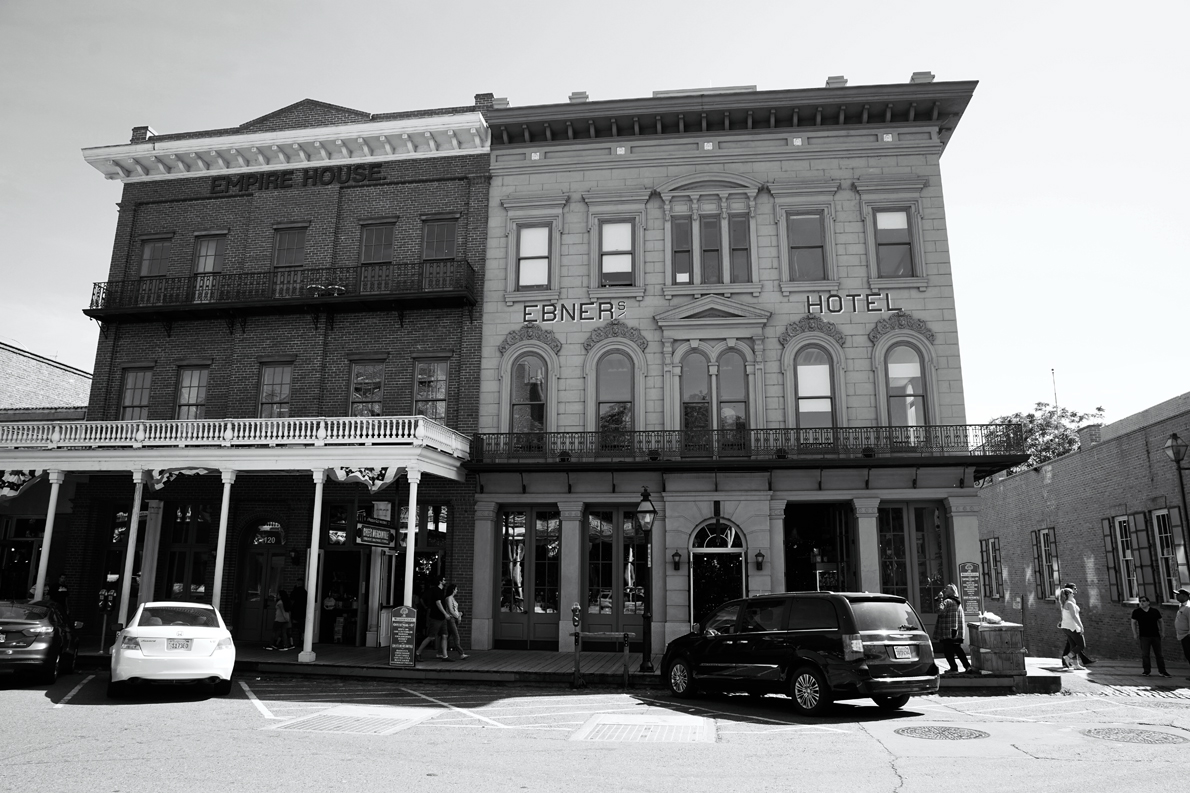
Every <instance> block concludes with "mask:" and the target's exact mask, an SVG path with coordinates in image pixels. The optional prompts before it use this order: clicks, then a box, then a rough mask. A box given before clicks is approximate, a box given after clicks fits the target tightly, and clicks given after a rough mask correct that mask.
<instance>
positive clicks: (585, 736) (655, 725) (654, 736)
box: [570, 713, 715, 743]
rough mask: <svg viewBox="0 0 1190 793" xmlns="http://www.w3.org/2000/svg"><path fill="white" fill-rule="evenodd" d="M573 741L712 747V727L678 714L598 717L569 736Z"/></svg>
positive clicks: (610, 714) (705, 720) (713, 725)
mask: <svg viewBox="0 0 1190 793" xmlns="http://www.w3.org/2000/svg"><path fill="white" fill-rule="evenodd" d="M570 740H572V741H603V742H616V743H714V742H715V723H714V722H713V721H712V720H710V719H704V718H702V717H701V716H686V715H681V714H665V715H635V714H633V715H620V714H614V713H600V714H596V715H595V716H592V717H591V718H590V719H588V720H587V723H586V724H584V725H583V726H582V727H580V728H579V729H578V731H577V732H575V733H574V734H572V735H571V736H570Z"/></svg>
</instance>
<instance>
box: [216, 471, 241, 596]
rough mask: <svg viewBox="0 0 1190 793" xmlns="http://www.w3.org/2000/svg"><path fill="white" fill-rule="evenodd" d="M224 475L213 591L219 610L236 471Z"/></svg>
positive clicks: (222, 473)
mask: <svg viewBox="0 0 1190 793" xmlns="http://www.w3.org/2000/svg"><path fill="white" fill-rule="evenodd" d="M220 473H221V475H222V477H223V503H222V504H221V505H220V507H219V538H218V539H217V540H216V541H215V587H214V590H213V591H212V592H211V605H212V606H214V607H215V610H216V611H218V610H219V603H220V600H221V598H222V597H223V565H224V563H225V562H226V561H227V515H228V512H229V511H230V509H231V486H232V484H233V483H234V482H235V481H236V472H235V471H221V472H220Z"/></svg>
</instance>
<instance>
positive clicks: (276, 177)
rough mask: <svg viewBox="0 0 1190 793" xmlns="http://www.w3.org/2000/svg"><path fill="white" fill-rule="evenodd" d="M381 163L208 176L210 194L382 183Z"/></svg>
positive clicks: (383, 178)
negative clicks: (209, 178)
mask: <svg viewBox="0 0 1190 793" xmlns="http://www.w3.org/2000/svg"><path fill="white" fill-rule="evenodd" d="M381 166H382V163H378V162H374V163H370V164H368V165H363V164H360V165H334V166H327V167H324V168H300V169H294V170H292V171H266V172H263V173H244V174H236V175H235V176H231V175H228V176H212V177H211V195H220V194H223V193H247V192H249V191H251V190H289V189H291V188H294V187H327V186H329V185H333V184H363V183H364V182H383V181H385V180H386V177H385V176H384V174H383V173H381V172H380V170H381Z"/></svg>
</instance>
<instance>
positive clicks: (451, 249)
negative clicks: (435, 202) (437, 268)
mask: <svg viewBox="0 0 1190 793" xmlns="http://www.w3.org/2000/svg"><path fill="white" fill-rule="evenodd" d="M458 225H459V222H458V221H457V220H433V221H427V222H426V223H425V224H424V225H423V226H422V254H421V257H422V259H427V260H428V259H453V258H454V257H455V235H456V233H457V230H458Z"/></svg>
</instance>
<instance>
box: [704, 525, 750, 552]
mask: <svg viewBox="0 0 1190 793" xmlns="http://www.w3.org/2000/svg"><path fill="white" fill-rule="evenodd" d="M691 547H693V548H695V549H698V550H706V549H710V548H743V547H744V539H743V537H742V536H741V535H740V532H739V531H737V530H736V527H735V526H732V525H730V524H728V523H708V524H707V525H706V526H703V527H702V528H700V529H699V530H698V531H697V532H695V534H694V541H693V542H692V543H691Z"/></svg>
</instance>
